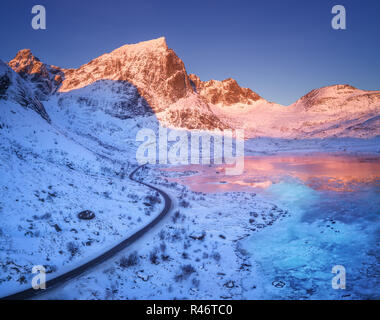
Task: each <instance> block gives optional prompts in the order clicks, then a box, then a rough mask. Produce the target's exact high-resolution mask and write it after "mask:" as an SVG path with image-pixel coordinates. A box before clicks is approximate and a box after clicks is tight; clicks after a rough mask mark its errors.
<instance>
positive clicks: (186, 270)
mask: <svg viewBox="0 0 380 320" xmlns="http://www.w3.org/2000/svg"><path fill="white" fill-rule="evenodd" d="M194 272H195V269H194V267H193V266H192V265H191V264H186V265H183V266H181V271H180V273H178V274H176V275H175V277H174V280H175V281H176V282H179V281H182V280H186V279H188V278H189V277H190V276H191V275H192V274H193V273H194Z"/></svg>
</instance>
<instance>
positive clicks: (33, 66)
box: [9, 49, 47, 74]
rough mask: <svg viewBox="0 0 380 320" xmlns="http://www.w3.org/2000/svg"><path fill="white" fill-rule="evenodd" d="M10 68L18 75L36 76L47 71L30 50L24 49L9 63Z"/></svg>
mask: <svg viewBox="0 0 380 320" xmlns="http://www.w3.org/2000/svg"><path fill="white" fill-rule="evenodd" d="M9 66H10V67H11V68H12V69H13V70H14V71H16V72H17V73H24V74H34V73H40V74H42V73H45V74H47V70H46V68H45V66H44V64H43V63H42V62H41V61H40V59H38V58H37V57H35V56H34V55H33V53H32V51H31V50H30V49H22V50H20V51H19V52H17V54H16V56H15V57H14V58H13V59H12V60H11V61H9Z"/></svg>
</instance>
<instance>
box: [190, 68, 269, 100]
mask: <svg viewBox="0 0 380 320" xmlns="http://www.w3.org/2000/svg"><path fill="white" fill-rule="evenodd" d="M189 78H190V80H191V82H192V84H193V86H194V87H195V89H196V91H197V92H198V93H199V94H200V95H201V96H202V97H203V98H204V99H206V101H207V102H208V103H211V104H222V105H224V106H231V105H233V104H238V103H241V104H248V105H250V104H252V103H253V102H254V101H257V100H260V99H262V98H261V97H260V96H259V95H258V94H257V93H255V92H253V91H252V90H251V89H249V88H243V87H240V86H239V84H238V83H237V81H236V80H235V79H233V78H228V79H225V80H222V81H219V80H209V81H202V80H200V78H199V77H198V76H196V75H195V74H190V75H189Z"/></svg>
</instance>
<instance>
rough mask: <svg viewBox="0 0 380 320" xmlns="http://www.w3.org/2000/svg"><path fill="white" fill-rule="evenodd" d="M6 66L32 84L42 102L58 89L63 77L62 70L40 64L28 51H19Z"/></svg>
mask: <svg viewBox="0 0 380 320" xmlns="http://www.w3.org/2000/svg"><path fill="white" fill-rule="evenodd" d="M8 65H9V66H10V67H11V68H12V69H13V70H14V71H15V72H17V73H18V74H19V75H20V76H21V77H22V78H23V79H25V80H28V81H31V82H32V83H34V84H35V93H36V95H37V96H38V97H39V98H40V99H43V100H44V99H46V98H47V97H48V96H49V95H50V94H51V93H52V92H54V91H55V90H56V89H57V88H58V86H59V85H60V84H61V83H62V80H63V77H64V71H63V69H60V68H58V67H55V66H48V65H46V64H44V63H42V62H41V61H40V59H38V58H37V57H35V56H34V55H33V53H32V52H31V51H30V49H23V50H20V51H19V52H18V53H17V54H16V57H15V58H14V59H13V60H11V61H9V63H8Z"/></svg>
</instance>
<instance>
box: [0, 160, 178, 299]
mask: <svg viewBox="0 0 380 320" xmlns="http://www.w3.org/2000/svg"><path fill="white" fill-rule="evenodd" d="M142 167H143V166H139V167H137V168H136V169H135V170H133V171H132V172H131V174H130V175H129V179H131V180H132V181H135V182H137V183H140V184H142V185H144V186H147V187H149V188H151V189H153V190H155V191H157V192H158V193H159V194H160V195H161V196H162V197H163V198H164V200H165V206H164V208H163V209H162V211H161V212H160V214H159V215H158V216H157V217H156V218H154V219H153V220H152V221H151V222H150V223H149V224H147V225H146V226H145V227H143V228H142V229H140V230H139V231H137V232H136V233H134V234H133V235H131V236H130V237H129V238H127V239H125V240H123V241H122V242H120V243H119V244H118V245H116V246H115V247H113V248H112V249H110V250H108V251H107V252H105V253H103V254H101V255H100V256H98V257H96V258H94V259H92V260H90V261H88V262H86V263H85V264H83V265H81V266H79V267H77V268H75V269H73V270H71V271H68V272H66V273H64V274H62V275H60V276H58V277H56V278H53V279H51V280H48V281H46V290H34V289H33V288H29V289H26V290H24V291H21V292H18V293H15V294H12V295H9V296H6V297H3V298H1V299H2V300H23V299H28V298H33V297H35V296H37V295H38V294H42V293H45V292H46V291H47V290H49V289H52V288H54V287H57V286H58V285H60V284H62V283H64V282H65V281H67V280H69V279H72V278H74V277H77V276H79V275H80V274H82V273H83V272H85V271H87V270H89V269H90V268H92V267H94V266H96V265H98V264H100V263H102V262H104V261H106V260H108V259H109V258H111V257H113V256H114V255H116V254H117V253H119V252H120V251H121V250H123V249H125V248H126V247H128V246H129V245H131V244H132V243H134V242H135V241H136V240H138V239H139V238H140V237H141V236H143V235H144V234H145V233H147V232H148V231H149V230H150V229H152V228H153V227H154V226H155V225H156V224H157V223H158V222H160V221H161V220H162V219H163V218H164V217H165V216H166V214H167V213H168V212H169V211H170V208H171V206H172V200H171V199H170V197H169V196H168V194H167V193H165V192H164V191H162V190H160V189H158V188H156V187H154V186H151V185H150V184H147V183H145V182H142V181H138V180H136V179H134V178H133V175H134V174H135V173H136V171H137V170H139V169H140V168H142Z"/></svg>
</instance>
